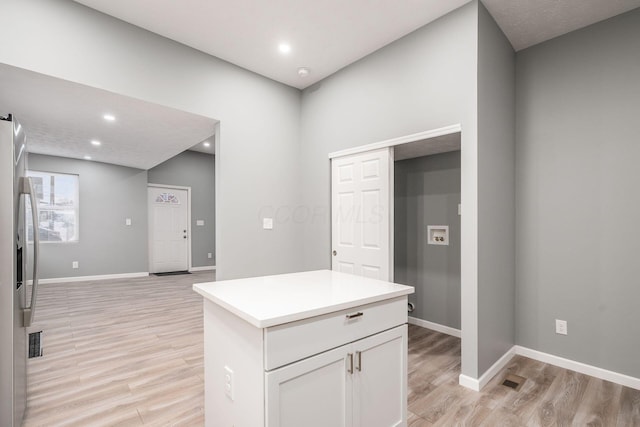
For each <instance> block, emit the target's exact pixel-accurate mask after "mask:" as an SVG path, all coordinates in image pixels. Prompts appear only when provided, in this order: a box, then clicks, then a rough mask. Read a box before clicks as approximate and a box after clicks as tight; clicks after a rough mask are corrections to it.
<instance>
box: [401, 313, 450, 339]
mask: <svg viewBox="0 0 640 427" xmlns="http://www.w3.org/2000/svg"><path fill="white" fill-rule="evenodd" d="M408 321H409V323H410V324H411V325H416V326H420V327H422V328H426V329H431V330H432V331H436V332H442V333H443V334H447V335H451V336H454V337H457V338H460V337H461V336H462V333H461V331H460V329H456V328H452V327H450V326H445V325H441V324H439V323H433V322H429V321H428V320H422V319H418V318H417V317H411V316H409V319H408Z"/></svg>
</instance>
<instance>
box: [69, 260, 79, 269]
mask: <svg viewBox="0 0 640 427" xmlns="http://www.w3.org/2000/svg"><path fill="white" fill-rule="evenodd" d="M71 268H79V267H78V261H73V262H72V263H71Z"/></svg>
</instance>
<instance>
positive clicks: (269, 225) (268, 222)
mask: <svg viewBox="0 0 640 427" xmlns="http://www.w3.org/2000/svg"><path fill="white" fill-rule="evenodd" d="M262 228H264V229H265V230H273V218H262Z"/></svg>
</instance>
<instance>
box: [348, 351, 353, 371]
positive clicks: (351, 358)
mask: <svg viewBox="0 0 640 427" xmlns="http://www.w3.org/2000/svg"><path fill="white" fill-rule="evenodd" d="M347 358H348V359H349V362H348V366H347V372H348V373H350V374H353V353H347Z"/></svg>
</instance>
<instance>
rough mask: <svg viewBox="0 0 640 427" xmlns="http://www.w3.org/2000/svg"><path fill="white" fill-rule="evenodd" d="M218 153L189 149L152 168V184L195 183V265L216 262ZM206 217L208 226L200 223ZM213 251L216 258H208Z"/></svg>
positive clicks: (192, 247) (192, 235) (150, 173)
mask: <svg viewBox="0 0 640 427" xmlns="http://www.w3.org/2000/svg"><path fill="white" fill-rule="evenodd" d="M213 160H214V156H212V155H209V154H204V153H198V152H195V151H185V152H184V153H180V154H178V155H177V156H175V157H173V158H171V159H169V160H167V161H166V162H163V163H160V164H159V165H158V166H156V167H154V168H151V169H149V171H148V179H149V182H150V183H152V184H166V185H179V186H184V187H191V263H192V265H193V266H194V267H203V266H208V265H216V264H215V188H214V181H215V180H214V176H215V171H214V162H213ZM197 220H204V226H199V225H196V221H197ZM208 252H211V253H212V256H213V258H212V259H208V258H207V253H208Z"/></svg>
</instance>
